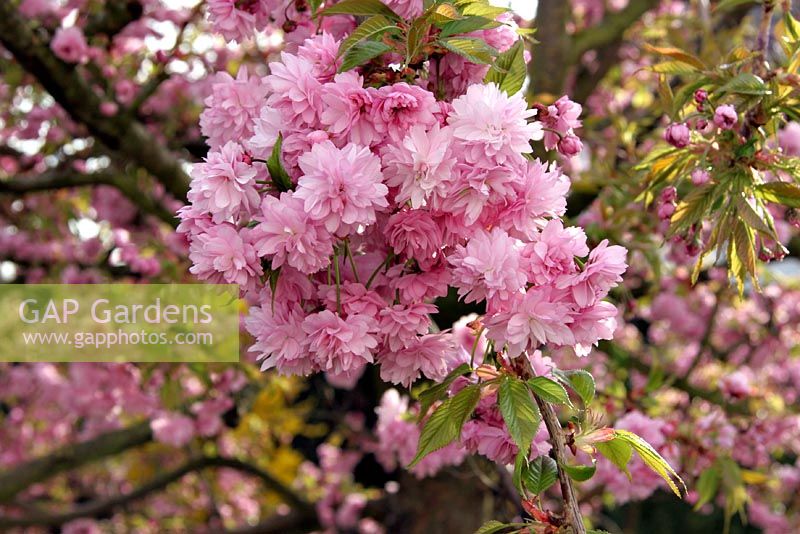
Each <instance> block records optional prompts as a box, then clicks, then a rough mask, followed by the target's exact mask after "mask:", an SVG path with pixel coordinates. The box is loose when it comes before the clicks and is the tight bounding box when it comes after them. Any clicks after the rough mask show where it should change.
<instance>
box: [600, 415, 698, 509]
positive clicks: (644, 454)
mask: <svg viewBox="0 0 800 534" xmlns="http://www.w3.org/2000/svg"><path fill="white" fill-rule="evenodd" d="M614 434H615V435H616V436H617V438H619V439H621V440H622V441H625V442H627V443H630V445H631V447H633V450H635V451H636V454H638V455H639V457H640V458H641V459H642V461H643V462H644V463H645V464H646V465H647V466H648V467H649V468H650V469H652V470H653V471H654V472H656V473H657V474H658V475H659V476H661V478H663V479H664V480H665V481H666V483H667V485H668V486H669V487H670V489H671V490H672V491H673V492H674V493H675V495H677V496H678V498H681V499H682V498H683V496H684V495H686V492H687V489H686V484H685V483H684V482H683V479H681V477H680V476H678V473H676V472H675V470H674V469H673V468H672V466H671V465H669V463H668V462H667V461H666V460H665V459H664V458H663V457H662V456H661V455H660V454H659V453H658V451H656V450H655V449H654V448H653V446H652V445H650V444H649V443H647V442H646V441H645V440H644V439H642V438H641V437H639V436H637V435H636V434H634V433H633V432H629V431H628V430H617V429H615V430H614Z"/></svg>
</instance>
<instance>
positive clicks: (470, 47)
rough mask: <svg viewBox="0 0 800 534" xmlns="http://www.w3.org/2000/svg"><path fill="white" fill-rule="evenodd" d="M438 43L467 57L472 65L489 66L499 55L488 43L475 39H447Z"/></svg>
mask: <svg viewBox="0 0 800 534" xmlns="http://www.w3.org/2000/svg"><path fill="white" fill-rule="evenodd" d="M436 42H437V43H439V44H440V45H441V46H443V47H444V48H446V49H447V50H449V51H450V52H454V53H456V54H458V55H460V56H463V57H465V58H466V59H467V60H468V61H470V62H471V63H477V64H482V65H488V64H490V63H491V62H492V61H494V58H495V57H496V56H497V54H498V52H497V50H496V49H494V48H493V47H491V46H489V45H488V44H486V41H484V40H482V39H476V38H474V37H447V38H445V39H439V40H438V41H436Z"/></svg>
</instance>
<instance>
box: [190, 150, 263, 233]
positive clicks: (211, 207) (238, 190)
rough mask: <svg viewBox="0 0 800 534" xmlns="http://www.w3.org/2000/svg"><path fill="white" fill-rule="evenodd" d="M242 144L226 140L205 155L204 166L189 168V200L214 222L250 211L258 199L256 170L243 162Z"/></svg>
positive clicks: (255, 205)
mask: <svg viewBox="0 0 800 534" xmlns="http://www.w3.org/2000/svg"><path fill="white" fill-rule="evenodd" d="M244 156H245V153H244V150H243V149H242V147H241V145H239V144H238V143H235V142H233V141H228V142H227V143H225V145H224V146H222V147H220V148H219V149H218V150H212V151H210V152H209V153H208V157H207V158H206V160H205V163H200V164H198V165H195V166H194V168H193V169H192V184H191V189H190V191H189V199H190V200H191V201H192V203H193V204H194V205H195V206H196V208H197V209H198V210H201V211H206V212H208V213H210V214H211V216H212V220H213V221H214V222H216V223H219V222H223V221H227V220H229V219H231V218H232V217H234V216H236V215H237V214H238V213H239V211H244V212H246V213H250V212H253V211H254V210H255V209H256V208H257V207H258V204H259V201H260V197H259V195H258V191H257V190H256V184H255V178H256V174H257V172H256V169H255V168H254V167H253V166H252V164H250V163H247V162H246V161H245V157H244Z"/></svg>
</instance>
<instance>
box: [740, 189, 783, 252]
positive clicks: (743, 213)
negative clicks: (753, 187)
mask: <svg viewBox="0 0 800 534" xmlns="http://www.w3.org/2000/svg"><path fill="white" fill-rule="evenodd" d="M759 211H760V212H761V214H759V213H758V212H756V210H755V208H753V206H751V205H750V203H749V202H748V201H747V200H745V199H744V197H741V196H740V197H737V198H736V213H737V215H738V216H739V217H740V218H741V219H742V220H743V221H744V222H745V223H747V225H748V226H750V227H751V228H753V229H754V230H756V231H757V232H760V233H762V234H764V235H765V236H767V237H771V238H772V239H774V240H776V241H778V236H777V235H776V234H775V230H774V221H773V219H772V215H771V214H770V213H769V211H768V210H766V209H760V210H759Z"/></svg>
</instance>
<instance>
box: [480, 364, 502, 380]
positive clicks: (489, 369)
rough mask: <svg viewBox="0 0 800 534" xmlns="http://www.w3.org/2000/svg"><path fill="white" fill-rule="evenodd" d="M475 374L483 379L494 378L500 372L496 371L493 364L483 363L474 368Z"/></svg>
mask: <svg viewBox="0 0 800 534" xmlns="http://www.w3.org/2000/svg"><path fill="white" fill-rule="evenodd" d="M475 374H476V375H478V378H482V379H484V380H494V379H495V378H497V377H498V376H500V373H498V372H497V369H495V367H494V366H492V365H488V364H483V365H481V366H480V367H478V368H477V369H476V370H475Z"/></svg>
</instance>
